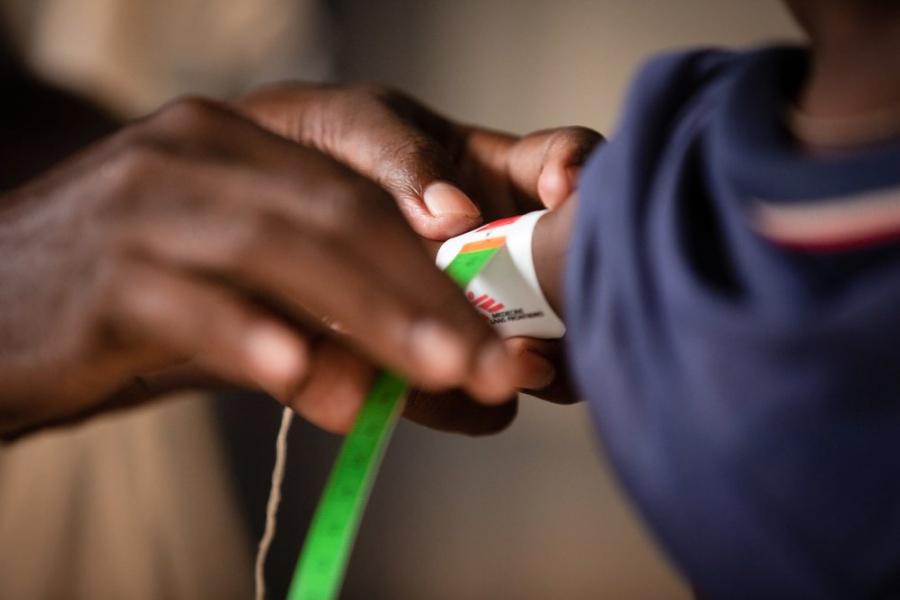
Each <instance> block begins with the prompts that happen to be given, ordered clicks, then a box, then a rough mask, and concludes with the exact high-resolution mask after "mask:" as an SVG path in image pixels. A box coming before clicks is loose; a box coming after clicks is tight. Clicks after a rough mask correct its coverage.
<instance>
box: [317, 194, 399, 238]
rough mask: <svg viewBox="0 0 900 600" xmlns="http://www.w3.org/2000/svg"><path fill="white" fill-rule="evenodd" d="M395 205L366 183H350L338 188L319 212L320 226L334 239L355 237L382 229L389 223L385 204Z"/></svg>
mask: <svg viewBox="0 0 900 600" xmlns="http://www.w3.org/2000/svg"><path fill="white" fill-rule="evenodd" d="M390 203H392V200H391V199H390V197H388V196H387V194H386V193H385V192H383V191H382V190H379V189H378V188H376V187H375V186H373V185H371V184H369V183H368V182H366V181H361V180H360V181H348V182H345V183H344V184H343V185H340V186H336V187H335V189H334V190H333V191H332V193H331V194H330V197H329V198H328V201H327V202H323V203H322V210H320V211H318V212H319V214H318V215H317V221H318V223H317V225H318V227H319V228H320V230H321V232H322V233H323V234H325V235H326V236H328V237H331V238H346V237H355V236H359V235H362V234H364V233H365V232H366V231H368V230H370V229H376V228H378V227H379V226H380V225H381V224H382V223H384V221H385V217H386V214H385V213H386V211H385V205H387V204H390Z"/></svg>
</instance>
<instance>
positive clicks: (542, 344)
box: [506, 337, 579, 404]
mask: <svg viewBox="0 0 900 600" xmlns="http://www.w3.org/2000/svg"><path fill="white" fill-rule="evenodd" d="M506 344H507V347H508V348H509V351H510V354H512V355H513V356H515V357H516V363H517V365H518V369H519V374H518V376H517V385H518V386H519V389H521V390H522V391H523V392H525V393H527V394H528V395H530V396H535V397H537V398H540V399H542V400H547V401H548V402H553V403H555V404H572V403H574V402H577V401H578V399H579V396H578V394H577V393H576V391H575V386H574V385H573V384H572V380H571V378H570V376H569V372H568V368H567V366H566V365H567V361H566V356H565V354H566V347H565V343H564V342H563V341H562V340H539V339H535V338H525V337H521V338H510V339H508V340H506Z"/></svg>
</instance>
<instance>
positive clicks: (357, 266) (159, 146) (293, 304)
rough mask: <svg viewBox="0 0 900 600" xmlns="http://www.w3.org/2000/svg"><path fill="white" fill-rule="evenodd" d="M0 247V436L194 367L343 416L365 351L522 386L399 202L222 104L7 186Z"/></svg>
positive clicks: (147, 124)
mask: <svg viewBox="0 0 900 600" xmlns="http://www.w3.org/2000/svg"><path fill="white" fill-rule="evenodd" d="M0 256H2V259H0V434H4V435H6V436H11V435H15V434H17V433H21V432H22V431H25V430H28V429H32V428H37V427H41V426H44V425H47V424H50V423H53V422H56V421H64V420H67V419H71V418H75V417H78V416H80V415H84V414H89V413H92V412H95V411H99V410H105V409H107V408H109V407H111V406H114V405H117V404H120V403H123V402H125V403H127V402H131V401H136V400H142V399H144V398H146V397H147V396H149V395H152V394H154V393H156V392H157V391H158V390H159V389H160V388H161V387H165V386H167V385H173V386H178V385H184V384H186V383H187V382H188V381H193V380H194V379H195V378H197V377H198V376H199V377H201V378H203V379H204V380H206V381H210V380H215V381H226V382H231V383H235V384H238V385H242V386H253V387H261V388H262V389H264V390H266V391H268V392H269V393H271V394H272V395H274V396H276V397H277V398H279V399H280V400H281V401H282V402H285V403H287V404H289V405H290V406H292V407H293V408H295V409H296V410H297V411H298V412H299V413H300V414H302V415H303V416H305V417H307V418H308V419H310V420H311V421H313V422H314V423H316V424H318V425H319V426H322V427H324V428H325V429H329V430H332V431H346V430H347V428H348V427H349V425H350V423H351V421H352V418H353V416H354V415H355V413H356V411H357V409H358V407H359V402H360V400H361V398H362V396H363V394H364V392H365V390H366V389H367V388H368V385H369V383H370V377H371V367H370V366H369V364H370V362H372V363H375V364H379V365H387V366H389V367H390V368H392V369H394V370H396V371H398V372H400V373H402V374H404V375H406V376H407V377H409V378H410V379H411V380H412V382H413V383H414V384H415V385H417V386H421V387H424V388H426V389H433V390H439V389H447V388H454V387H463V388H465V389H466V391H467V392H468V393H469V394H470V395H472V396H473V397H475V398H477V399H479V400H480V401H481V402H483V403H484V405H479V406H481V407H482V408H483V409H484V410H485V411H487V412H486V414H493V413H494V412H497V414H501V413H502V414H506V413H508V412H509V411H510V410H511V409H509V408H500V409H497V408H494V407H493V406H489V405H491V404H496V403H498V402H501V401H504V400H506V399H508V398H509V397H510V396H511V395H512V393H513V391H514V386H513V379H514V373H513V369H514V365H513V364H512V363H511V361H510V359H509V357H508V354H507V352H506V351H505V349H504V346H503V344H502V343H501V342H500V341H499V340H498V339H497V338H496V337H495V334H494V332H493V331H492V330H491V329H490V327H489V326H488V325H487V323H486V322H485V321H484V320H483V319H482V318H481V317H480V316H479V315H478V314H477V313H476V312H475V311H474V310H473V309H472V308H471V307H470V306H469V305H468V303H467V302H466V300H465V298H464V296H463V295H462V293H461V292H460V291H459V290H458V289H456V287H455V286H454V284H453V283H452V282H451V281H450V280H449V279H448V278H446V277H445V276H444V275H443V274H441V273H440V272H439V271H438V270H437V269H435V267H434V265H433V263H432V261H431V258H430V257H429V256H428V254H427V253H426V251H425V249H424V247H423V245H422V244H421V241H420V239H419V238H418V237H417V236H416V235H415V234H414V233H413V232H412V231H411V230H410V228H409V227H408V226H407V224H406V223H405V221H404V219H403V216H402V215H401V213H400V212H399V211H398V210H397V208H396V206H395V203H394V202H393V201H392V200H391V199H390V197H389V196H388V195H387V194H386V193H385V192H384V191H383V190H382V189H381V188H379V187H378V186H377V185H375V184H373V183H371V182H370V181H368V180H367V179H365V178H364V177H361V176H359V175H358V174H356V173H354V172H353V171H351V170H350V169H348V168H346V167H345V166H343V165H341V164H340V163H339V162H338V161H336V160H334V159H332V158H330V157H328V156H326V155H324V154H322V153H321V152H318V151H316V150H313V149H309V148H306V147H303V146H301V145H298V144H295V143H292V142H290V141H287V140H285V139H284V138H283V137H279V136H276V135H273V134H272V133H271V132H269V131H266V130H264V129H262V128H260V127H259V126H257V125H256V124H254V123H252V122H250V121H248V120H246V119H245V118H243V117H242V116H239V115H238V114H237V113H235V112H233V111H232V110H231V109H229V108H226V107H224V106H223V105H220V104H217V103H213V102H209V101H201V100H182V101H179V102H175V103H173V104H171V105H169V106H168V107H166V108H164V109H162V110H161V111H159V112H158V113H156V114H154V115H152V116H151V117H149V118H147V119H145V120H143V121H142V122H138V123H136V124H134V125H131V126H129V127H127V128H125V129H123V130H122V131H120V132H119V133H117V134H115V135H113V136H111V137H110V138H107V139H106V140H103V141H102V142H100V143H99V144H97V145H95V146H93V147H91V148H89V149H88V150H86V151H85V152H83V153H82V154H81V155H79V156H77V157H76V158H74V159H72V160H70V161H69V162H67V163H65V164H63V165H62V166H60V167H58V168H57V169H55V170H54V171H52V172H51V173H49V174H47V175H45V176H43V177H42V178H40V179H38V180H35V181H33V182H31V183H30V184H27V185H26V186H24V187H22V188H19V189H17V190H14V191H13V192H11V193H9V194H7V195H5V196H3V197H0ZM326 319H327V321H328V322H329V323H332V324H335V325H336V327H337V328H338V329H339V330H340V334H339V335H336V334H335V333H334V332H333V331H332V330H331V329H330V328H326V327H324V326H323V325H322V323H323V321H325V320H326ZM498 411H499V412H498ZM504 411H506V412H505V413H504Z"/></svg>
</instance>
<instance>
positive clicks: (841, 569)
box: [566, 48, 900, 599]
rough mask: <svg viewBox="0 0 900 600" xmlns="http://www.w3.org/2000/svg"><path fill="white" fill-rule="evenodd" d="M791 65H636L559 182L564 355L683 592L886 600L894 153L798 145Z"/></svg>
mask: <svg viewBox="0 0 900 600" xmlns="http://www.w3.org/2000/svg"><path fill="white" fill-rule="evenodd" d="M805 69H806V58H805V54H804V53H803V52H802V51H800V50H796V49H786V48H781V49H768V50H760V51H755V52H748V53H743V54H732V53H723V52H715V51H704V52H691V53H682V54H677V55H671V56H665V57H662V58H659V59H656V60H654V61H652V62H651V63H650V64H649V65H647V66H646V67H645V68H644V69H643V70H642V72H641V73H640V75H639V77H638V78H637V79H636V81H635V83H634V84H633V86H632V90H631V92H630V94H629V96H628V98H627V101H626V110H625V113H624V116H623V119H622V121H621V125H620V127H619V129H618V131H617V132H616V134H615V135H614V136H613V137H612V138H611V140H610V141H609V142H608V143H607V144H606V145H605V146H604V147H603V148H601V149H600V150H598V151H597V152H596V153H595V155H594V156H593V157H592V158H591V159H590V161H589V164H588V166H587V167H586V169H585V174H584V176H583V179H582V182H581V184H580V191H579V208H578V211H579V214H578V218H577V219H576V223H577V225H576V230H575V232H574V234H573V239H572V241H571V243H570V248H569V261H568V266H567V273H566V304H567V306H566V318H567V321H568V325H569V332H570V333H569V342H568V343H569V345H570V348H569V351H570V356H571V357H572V359H571V360H572V369H573V372H574V374H575V378H576V382H577V383H578V386H579V389H580V391H581V392H582V395H583V397H585V398H586V399H587V400H588V401H589V403H590V406H591V410H592V414H593V417H594V420H595V422H596V426H597V428H598V430H599V433H600V437H601V439H602V441H603V443H604V445H605V447H606V448H607V450H608V452H609V454H610V456H611V459H612V461H613V464H614V465H615V467H616V470H617V472H618V475H619V477H620V479H621V481H622V483H623V485H624V486H625V488H626V489H627V491H628V492H629V494H630V495H631V497H632V498H633V499H634V501H635V503H636V504H637V506H638V508H639V509H640V511H641V513H642V515H643V516H644V518H645V519H646V521H647V522H648V524H649V525H650V527H651V529H652V530H653V531H654V532H655V534H656V535H657V536H658V538H659V540H660V541H661V543H662V544H663V546H664V547H665V548H666V549H667V551H668V552H669V554H670V556H671V557H672V558H673V560H674V561H675V562H676V564H678V565H679V566H680V568H681V569H682V570H683V571H684V572H685V574H686V575H687V576H688V578H689V579H690V580H691V582H692V584H693V585H695V586H696V588H697V590H698V593H699V594H700V596H701V597H703V598H728V599H734V598H755V599H757V598H850V597H853V598H855V597H897V596H900V477H898V474H900V309H898V307H900V251H898V248H900V244H898V238H900V145H898V144H896V143H890V144H882V145H880V146H875V147H871V148H866V149H864V150H861V151H859V152H856V153H854V154H853V155H845V156H840V157H831V158H822V157H819V158H815V157H809V156H806V155H804V154H803V153H802V152H800V151H798V150H797V149H796V144H795V143H794V142H793V140H792V139H791V137H790V135H789V133H788V132H787V131H786V129H785V127H784V126H783V124H782V121H783V119H782V113H783V111H784V108H785V107H786V106H787V103H788V101H789V98H790V95H791V94H792V93H793V92H794V91H795V90H796V88H797V86H798V85H799V82H801V81H802V78H803V76H804V74H805ZM879 211H881V212H879Z"/></svg>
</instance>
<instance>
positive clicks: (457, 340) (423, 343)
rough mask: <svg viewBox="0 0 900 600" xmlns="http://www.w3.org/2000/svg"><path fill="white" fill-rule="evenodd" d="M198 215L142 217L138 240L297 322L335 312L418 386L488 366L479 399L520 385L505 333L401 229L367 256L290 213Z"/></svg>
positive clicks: (355, 336)
mask: <svg viewBox="0 0 900 600" xmlns="http://www.w3.org/2000/svg"><path fill="white" fill-rule="evenodd" d="M229 187H231V186H229ZM191 215H192V213H190V212H189V213H187V215H182V218H180V219H178V220H177V222H172V221H171V220H167V219H165V218H163V219H160V220H159V221H156V222H151V221H148V220H144V221H142V222H141V223H140V224H137V225H135V227H134V228H132V230H131V232H130V235H132V236H134V238H135V241H134V242H133V243H135V244H138V245H139V247H140V248H141V250H142V251H144V252H148V253H150V254H151V255H152V256H154V257H156V258H157V259H158V260H162V261H165V262H169V263H172V264H176V265H178V266H180V267H182V268H190V269H196V270H200V271H202V272H206V273H212V274H216V275H217V277H219V278H220V279H221V280H223V281H228V282H230V284H231V285H238V286H239V287H240V288H242V289H247V290H252V291H253V293H255V294H259V295H261V296H263V297H265V298H267V299H269V300H271V303H272V304H273V305H275V306H278V307H281V308H283V309H284V310H285V311H286V312H287V313H289V314H291V315H292V316H293V317H294V318H295V319H297V320H298V321H300V322H308V320H309V319H310V318H320V317H324V316H328V317H330V318H331V319H333V320H335V321H338V322H339V323H341V327H342V331H343V332H344V333H345V335H346V336H347V337H348V339H349V341H350V343H352V344H353V345H354V346H355V347H356V348H357V349H359V350H360V351H361V352H362V353H363V354H365V355H366V356H368V357H369V358H371V359H372V360H373V361H375V362H376V363H378V364H385V365H388V366H390V367H392V368H394V369H396V370H398V371H400V372H402V373H404V374H406V375H407V376H409V377H410V378H411V379H412V380H413V381H415V382H416V383H419V384H421V385H425V386H429V387H433V388H447V387H452V386H457V385H462V384H463V383H464V382H466V381H468V380H470V379H472V378H474V377H475V376H476V374H477V373H482V374H483V375H481V377H480V379H479V381H482V384H481V387H478V388H477V389H476V391H475V393H477V394H479V397H482V398H484V399H486V400H487V401H492V400H493V401H499V400H501V399H503V398H505V397H506V396H507V395H508V394H510V393H511V392H512V390H513V389H514V388H513V385H512V366H511V363H510V364H507V361H508V357H507V356H506V353H505V350H504V349H503V347H502V345H501V343H500V341H499V340H498V339H497V338H496V336H495V334H494V333H493V332H492V331H491V329H490V328H489V326H488V325H487V323H486V322H485V321H484V320H483V319H482V318H481V317H480V316H479V315H478V314H477V313H476V312H475V311H473V310H472V309H471V307H470V306H469V305H468V303H467V302H466V301H465V298H464V297H463V296H462V294H461V293H460V292H459V290H457V289H456V287H455V286H454V285H453V284H452V283H451V282H450V280H449V279H447V278H446V277H445V276H444V275H442V274H441V273H440V272H439V271H437V269H436V268H435V267H434V265H432V264H431V263H430V261H429V260H428V259H427V256H426V255H425V252H424V251H423V249H422V248H421V245H420V244H419V243H418V242H417V241H416V240H414V239H410V240H407V241H406V243H405V244H404V243H402V242H401V239H402V237H403V232H402V230H401V231H400V232H397V233H396V234H392V233H390V229H389V228H388V232H385V231H384V229H382V230H380V231H381V233H382V234H385V233H387V235H384V237H385V240H384V242H383V243H382V244H380V245H376V243H375V242H372V243H371V246H368V247H366V246H365V245H363V247H362V249H361V250H360V252H361V253H368V254H370V255H372V256H371V257H369V259H366V258H365V257H362V256H359V255H357V254H355V253H354V251H353V249H351V248H348V246H347V245H344V244H340V243H336V242H335V241H334V240H331V239H327V238H320V237H316V234H315V233H313V232H309V231H303V230H298V229H297V228H295V227H293V226H291V225H290V224H288V223H286V222H285V221H284V220H280V219H279V220H274V221H273V220H271V219H268V218H264V219H263V220H262V221H261V223H262V224H261V225H249V227H251V229H253V230H254V231H253V232H251V233H244V232H241V231H239V230H235V229H234V227H233V226H232V227H231V228H228V227H227V226H226V225H224V224H222V221H221V219H225V220H227V221H230V222H234V221H235V220H237V221H242V222H245V223H252V222H253V217H251V216H248V217H243V218H242V217H240V216H237V217H236V216H235V215H233V214H230V213H228V212H226V213H225V216H220V217H218V219H217V218H216V216H215V214H213V215H205V216H204V218H202V219H199V218H193V217H192V216H191ZM219 225H221V226H219ZM410 235H411V234H410ZM235 246H237V247H235ZM410 246H411V248H410ZM372 257H377V258H378V259H379V260H381V261H384V262H386V263H387V266H388V267H390V268H387V267H385V266H384V264H380V265H379V264H373V263H372V262H371V261H370V259H371V258H372ZM398 265H403V268H402V269H401V268H398ZM386 273H389V275H386ZM401 281H402V282H401ZM398 282H401V283H398ZM498 347H499V349H498Z"/></svg>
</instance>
